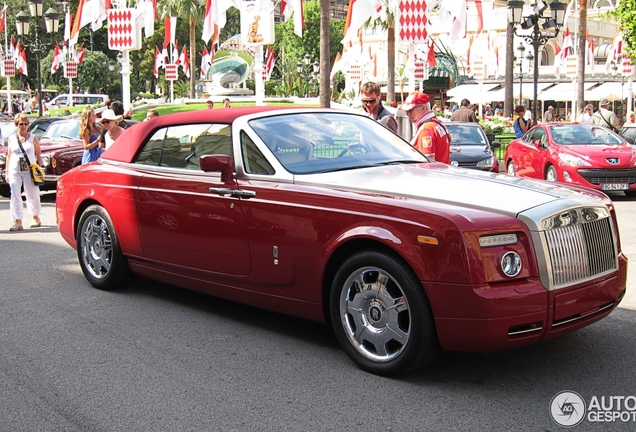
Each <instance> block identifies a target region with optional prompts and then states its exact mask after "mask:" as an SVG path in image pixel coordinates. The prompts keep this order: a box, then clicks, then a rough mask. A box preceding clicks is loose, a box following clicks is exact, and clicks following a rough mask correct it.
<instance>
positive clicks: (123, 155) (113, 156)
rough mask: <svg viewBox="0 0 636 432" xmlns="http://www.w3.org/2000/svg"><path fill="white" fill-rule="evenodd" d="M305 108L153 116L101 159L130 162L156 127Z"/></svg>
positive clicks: (191, 112)
mask: <svg viewBox="0 0 636 432" xmlns="http://www.w3.org/2000/svg"><path fill="white" fill-rule="evenodd" d="M296 108H298V109H307V107H302V108H301V107H283V106H276V107H272V106H250V107H238V108H218V109H211V110H209V109H202V110H198V111H188V112H182V113H175V114H168V115H164V116H159V117H155V118H154V119H152V120H150V121H145V122H140V123H136V124H135V125H133V126H131V127H129V128H128V129H126V130H125V132H124V133H123V134H122V135H121V136H120V137H119V138H118V139H117V141H116V142H115V143H114V144H113V145H112V146H111V147H110V148H109V149H108V150H107V151H105V152H104V153H103V154H102V156H101V157H102V158H103V159H107V160H112V161H118V162H130V161H132V160H133V158H134V156H135V154H136V153H137V150H138V149H139V145H140V144H141V143H142V142H143V141H144V140H145V139H146V137H147V136H149V135H151V134H152V132H153V131H154V130H156V129H159V128H161V127H164V126H166V125H179V124H187V123H210V122H214V123H227V124H231V123H232V122H233V121H234V120H235V119H236V118H238V117H241V116H244V115H249V114H254V113H261V112H267V111H276V110H281V109H287V110H288V109H296Z"/></svg>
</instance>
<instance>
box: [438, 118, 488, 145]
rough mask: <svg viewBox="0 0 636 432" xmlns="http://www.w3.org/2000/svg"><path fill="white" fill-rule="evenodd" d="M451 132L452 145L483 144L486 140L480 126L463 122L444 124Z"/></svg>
mask: <svg viewBox="0 0 636 432" xmlns="http://www.w3.org/2000/svg"><path fill="white" fill-rule="evenodd" d="M445 126H446V129H448V131H449V132H450V134H451V138H452V141H451V144H452V145H453V146H474V145H478V146H485V145H486V143H487V142H488V141H487V140H486V136H485V135H484V134H483V132H482V130H481V127H480V126H470V125H463V124H450V123H446V124H445Z"/></svg>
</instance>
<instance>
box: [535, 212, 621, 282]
mask: <svg viewBox="0 0 636 432" xmlns="http://www.w3.org/2000/svg"><path fill="white" fill-rule="evenodd" d="M576 219H577V221H576V222H575V223H573V224H569V225H567V226H562V227H557V228H553V229H550V230H548V231H546V232H545V235H546V240H547V244H548V250H549V253H550V260H551V262H552V282H553V286H554V288H562V287H564V286H567V285H572V284H575V283H578V282H582V281H584V280H586V279H591V278H594V277H596V276H598V275H601V274H603V273H605V272H608V271H612V270H615V269H616V268H617V258H616V250H615V248H614V238H613V230H612V227H611V218H609V217H604V218H602V219H596V220H591V221H588V220H584V218H576Z"/></svg>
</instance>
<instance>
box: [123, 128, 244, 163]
mask: <svg viewBox="0 0 636 432" xmlns="http://www.w3.org/2000/svg"><path fill="white" fill-rule="evenodd" d="M206 154H225V155H228V156H232V139H231V136H230V126H229V125H225V124H221V125H219V124H213V125H210V124H191V125H179V126H171V127H167V128H162V129H159V130H157V131H156V132H155V133H154V134H153V135H152V137H150V139H149V140H148V142H146V145H144V147H143V149H142V150H141V152H140V153H139V155H138V156H137V158H136V159H135V163H138V164H144V165H154V166H162V167H170V168H185V169H190V170H200V167H199V158H200V157H201V156H203V155H206Z"/></svg>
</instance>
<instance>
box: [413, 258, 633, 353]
mask: <svg viewBox="0 0 636 432" xmlns="http://www.w3.org/2000/svg"><path fill="white" fill-rule="evenodd" d="M427 285H428V287H427V290H426V291H427V294H429V299H430V300H431V306H432V308H433V313H434V314H435V325H436V327H437V334H438V337H439V342H440V345H441V346H442V348H443V349H445V350H449V351H494V350H501V349H509V348H515V347H520V346H524V345H530V344H533V343H536V342H539V341H542V340H547V339H551V338H554V337H557V336H560V335H563V334H566V333H569V332H571V331H574V330H576V329H579V328H582V327H585V326H587V325H590V324H592V323H594V322H596V321H598V320H600V319H602V318H604V317H606V316H607V315H609V314H610V313H611V311H612V310H614V308H615V307H616V306H618V304H619V303H620V301H621V300H622V298H623V296H624V295H625V290H626V285H627V258H626V257H625V256H624V255H622V254H621V255H620V257H619V267H618V270H617V271H616V272H614V273H613V274H612V275H610V276H606V277H602V278H599V279H596V280H594V281H591V282H586V283H583V284H579V285H577V286H573V287H569V288H564V289H558V290H554V291H547V290H546V289H545V288H544V287H543V285H541V283H540V281H539V280H538V279H528V280H525V281H523V282H522V283H515V284H506V285H499V286H491V285H488V286H482V287H470V286H465V285H464V286H462V285H452V284H434V285H430V283H429V284H427V283H424V286H427ZM435 285H436V286H435ZM459 299H461V301H458V300H459Z"/></svg>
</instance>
